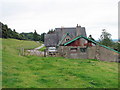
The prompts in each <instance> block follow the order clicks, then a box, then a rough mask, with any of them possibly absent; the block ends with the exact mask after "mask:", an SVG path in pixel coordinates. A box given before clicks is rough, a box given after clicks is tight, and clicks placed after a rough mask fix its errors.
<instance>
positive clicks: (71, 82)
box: [1, 39, 118, 88]
mask: <svg viewBox="0 0 120 90" xmlns="http://www.w3.org/2000/svg"><path fill="white" fill-rule="evenodd" d="M1 40H2V45H3V48H2V79H3V81H2V87H3V88H118V63H116V62H103V61H98V60H92V59H67V58H63V57H37V56H21V55H19V49H18V48H21V47H23V48H25V49H34V48H36V47H38V46H40V45H41V44H38V43H36V42H33V41H23V40H15V39H1Z"/></svg>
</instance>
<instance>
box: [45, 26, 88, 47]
mask: <svg viewBox="0 0 120 90" xmlns="http://www.w3.org/2000/svg"><path fill="white" fill-rule="evenodd" d="M76 28H77V27H67V28H55V33H54V34H46V35H45V38H44V41H45V42H44V44H45V46H57V44H59V43H60V41H61V40H62V38H63V37H64V35H65V34H66V33H69V34H70V35H71V38H74V37H76V35H77V29H76ZM79 28H80V33H81V35H83V36H86V31H85V27H81V26H80V27H79Z"/></svg>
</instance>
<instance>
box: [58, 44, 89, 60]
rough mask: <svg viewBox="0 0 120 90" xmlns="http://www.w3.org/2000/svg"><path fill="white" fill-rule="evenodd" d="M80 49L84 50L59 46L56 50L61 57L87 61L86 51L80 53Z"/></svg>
mask: <svg viewBox="0 0 120 90" xmlns="http://www.w3.org/2000/svg"><path fill="white" fill-rule="evenodd" d="M80 48H84V47H75V46H60V47H59V48H58V53H59V55H61V56H62V57H67V58H74V59H79V58H81V59H87V51H85V52H81V50H80ZM86 50H87V49H86Z"/></svg>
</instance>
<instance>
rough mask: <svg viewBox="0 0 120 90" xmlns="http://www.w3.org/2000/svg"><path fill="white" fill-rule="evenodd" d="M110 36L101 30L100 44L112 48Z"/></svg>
mask: <svg viewBox="0 0 120 90" xmlns="http://www.w3.org/2000/svg"><path fill="white" fill-rule="evenodd" d="M111 36H112V35H111V34H110V33H108V32H107V31H106V30H105V29H103V30H102V35H101V36H100V39H99V41H100V44H102V45H105V46H109V47H112V46H113V41H112V39H111Z"/></svg>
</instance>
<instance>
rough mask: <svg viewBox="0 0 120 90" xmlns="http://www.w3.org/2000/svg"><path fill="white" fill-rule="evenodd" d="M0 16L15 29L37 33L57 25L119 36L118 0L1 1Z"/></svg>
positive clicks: (89, 32)
mask: <svg viewBox="0 0 120 90" xmlns="http://www.w3.org/2000/svg"><path fill="white" fill-rule="evenodd" d="M0 1H1V2H0V3H1V4H0V9H1V10H0V11H1V12H0V13H1V14H0V19H1V22H2V23H4V24H7V25H8V26H9V27H10V28H12V29H16V31H17V32H19V33H21V32H34V30H37V32H38V33H39V34H41V33H43V32H48V30H49V29H54V28H57V27H61V26H63V27H76V25H77V24H79V25H81V26H82V27H85V28H86V32H87V35H89V34H91V35H92V36H93V38H95V39H98V38H99V37H100V35H101V32H102V29H106V30H107V32H109V33H111V34H112V38H113V39H117V38H118V1H119V0H0Z"/></svg>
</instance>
